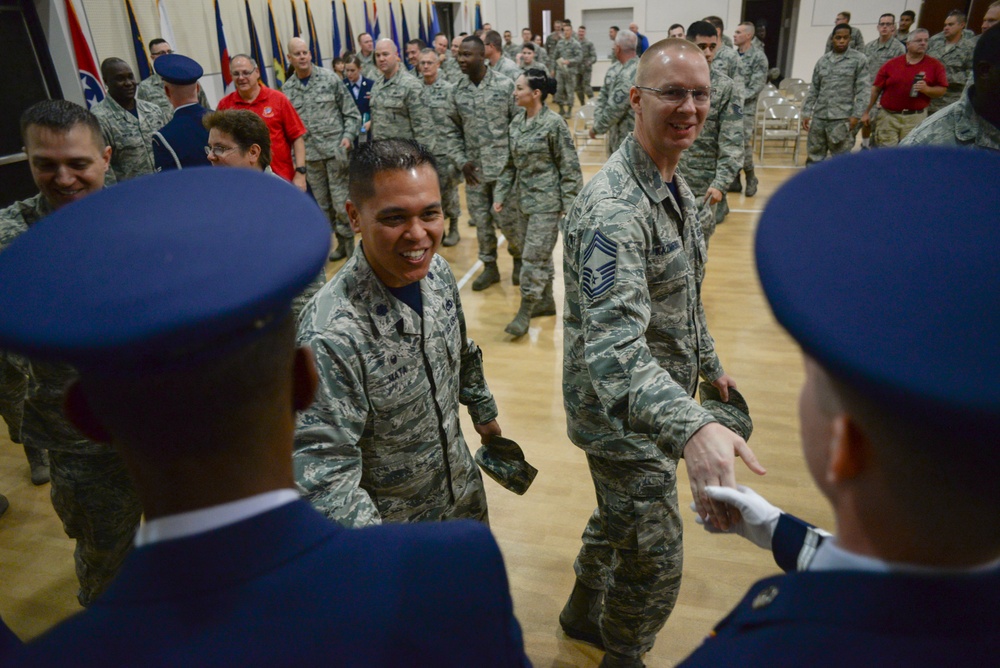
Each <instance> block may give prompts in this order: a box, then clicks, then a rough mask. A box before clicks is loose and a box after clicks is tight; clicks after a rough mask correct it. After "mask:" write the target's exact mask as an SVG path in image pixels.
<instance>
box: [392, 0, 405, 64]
mask: <svg viewBox="0 0 1000 668" xmlns="http://www.w3.org/2000/svg"><path fill="white" fill-rule="evenodd" d="M399 9H400V10H402V9H403V5H402V4H400V6H399ZM389 38H390V39H392V43H393V44H395V45H396V50H397V51H399V52H400V53H403V52H404V49H403V48H402V47H401V45H400V43H399V33H398V32H396V11H395V10H394V9H393V8H392V0H389Z"/></svg>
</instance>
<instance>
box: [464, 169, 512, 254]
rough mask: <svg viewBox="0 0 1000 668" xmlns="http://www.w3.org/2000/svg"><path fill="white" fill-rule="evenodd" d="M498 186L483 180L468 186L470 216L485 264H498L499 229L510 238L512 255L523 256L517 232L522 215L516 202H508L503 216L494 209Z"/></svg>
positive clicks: (466, 201)
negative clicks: (497, 231) (495, 193)
mask: <svg viewBox="0 0 1000 668" xmlns="http://www.w3.org/2000/svg"><path fill="white" fill-rule="evenodd" d="M496 185H497V183H496V181H480V182H479V185H478V186H470V185H468V184H466V186H465V203H466V204H467V205H468V207H469V217H470V218H472V220H473V222H474V223H475V224H476V239H477V241H478V242H479V259H480V261H482V263H483V264H489V263H491V262H496V261H497V233H496V228H498V227H499V228H500V231H501V232H503V235H504V236H505V237H507V250H508V252H509V253H510V254H511V256H512V257H514V258H520V257H521V244H520V237H519V235H518V233H517V220H518V218H520V217H521V212H520V211H519V210H518V207H517V204H516V202H514V201H510V202H508V205H507V206H505V207H504V208H503V211H501V212H500V213H497V212H496V211H494V210H493V191H494V190H495V189H496Z"/></svg>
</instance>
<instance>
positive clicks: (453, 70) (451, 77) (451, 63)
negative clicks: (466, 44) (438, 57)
mask: <svg viewBox="0 0 1000 668" xmlns="http://www.w3.org/2000/svg"><path fill="white" fill-rule="evenodd" d="M438 73H439V75H440V76H441V77H443V78H444V79H445V81H447V82H448V83H451V84H457V83H458V82H459V81H460V80H461V79H462V77H464V76H465V75H464V74H462V68H461V67H459V66H458V61H457V60H456V59H455V56H453V55H451V52H450V51H449V52H448V53H447V54H446V55H445V57H444V62H443V63H441V69H440V70H438Z"/></svg>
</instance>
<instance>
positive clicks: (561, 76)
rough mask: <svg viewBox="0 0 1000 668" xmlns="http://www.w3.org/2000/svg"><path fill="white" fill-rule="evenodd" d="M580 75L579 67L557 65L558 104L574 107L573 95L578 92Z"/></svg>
mask: <svg viewBox="0 0 1000 668" xmlns="http://www.w3.org/2000/svg"><path fill="white" fill-rule="evenodd" d="M579 76H580V70H579V68H577V67H561V66H559V67H556V104H558V105H559V106H560V107H562V106H564V105H565V106H567V107H570V108H571V109H572V107H573V96H574V95H575V94H576V82H577V79H578V78H579Z"/></svg>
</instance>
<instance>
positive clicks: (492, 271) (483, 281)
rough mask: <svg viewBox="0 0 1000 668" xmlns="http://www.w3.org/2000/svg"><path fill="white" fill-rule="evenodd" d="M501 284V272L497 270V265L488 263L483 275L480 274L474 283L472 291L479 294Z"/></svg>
mask: <svg viewBox="0 0 1000 668" xmlns="http://www.w3.org/2000/svg"><path fill="white" fill-rule="evenodd" d="M499 282H500V270H499V269H497V263H496V262H487V263H486V266H485V267H483V273H481V274H479V276H478V277H477V278H476V280H474V281H472V289H473V290H475V291H476V292H479V291H480V290H485V289H486V288H488V287H490V286H491V285H493V284H494V283H499Z"/></svg>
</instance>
